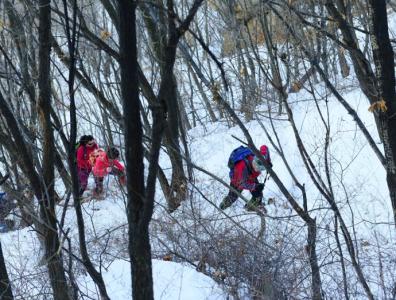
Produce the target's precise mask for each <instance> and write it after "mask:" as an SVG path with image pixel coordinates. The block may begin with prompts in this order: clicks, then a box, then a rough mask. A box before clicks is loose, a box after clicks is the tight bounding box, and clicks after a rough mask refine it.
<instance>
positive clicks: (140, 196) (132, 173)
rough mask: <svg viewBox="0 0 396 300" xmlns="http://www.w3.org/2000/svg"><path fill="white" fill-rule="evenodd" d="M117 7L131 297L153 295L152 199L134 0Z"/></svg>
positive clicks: (150, 297)
mask: <svg viewBox="0 0 396 300" xmlns="http://www.w3.org/2000/svg"><path fill="white" fill-rule="evenodd" d="M118 10H119V11H118V13H119V22H120V26H119V38H120V68H121V95H122V100H123V101H122V103H123V109H124V133H125V149H126V153H125V158H126V174H127V192H128V202H127V216H128V229H129V237H128V238H129V243H128V245H129V255H130V258H131V278H132V297H133V299H134V300H138V299H142V300H143V299H154V291H153V278H152V269H151V268H152V267H151V246H150V238H149V230H148V227H149V222H150V220H151V214H152V211H153V206H154V203H153V201H152V199H147V198H146V197H145V186H144V165H143V130H142V122H141V119H140V103H139V102H140V101H139V90H138V87H139V82H138V72H137V70H138V68H137V47H136V23H135V22H136V2H134V1H128V0H122V1H119V7H118ZM153 130H154V129H153Z"/></svg>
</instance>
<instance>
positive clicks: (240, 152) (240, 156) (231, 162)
mask: <svg viewBox="0 0 396 300" xmlns="http://www.w3.org/2000/svg"><path fill="white" fill-rule="evenodd" d="M249 155H254V153H253V152H252V150H250V149H249V148H247V147H244V146H239V147H238V148H236V149H234V150H232V152H231V154H230V158H229V159H228V167H229V168H230V173H229V174H230V178H232V177H233V176H234V167H235V165H236V163H237V162H238V161H241V160H244V161H245V163H246V166H247V167H248V169H249V172H251V168H250V164H249V162H248V161H247V159H246V157H248V156H249Z"/></svg>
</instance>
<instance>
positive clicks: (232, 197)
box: [227, 180, 263, 204]
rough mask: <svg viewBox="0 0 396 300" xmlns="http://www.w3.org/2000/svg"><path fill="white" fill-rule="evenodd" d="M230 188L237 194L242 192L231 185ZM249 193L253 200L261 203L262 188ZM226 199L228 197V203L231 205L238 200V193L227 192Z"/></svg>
mask: <svg viewBox="0 0 396 300" xmlns="http://www.w3.org/2000/svg"><path fill="white" fill-rule="evenodd" d="M258 183H259V182H258V180H256V184H258ZM230 186H231V187H233V188H234V189H236V190H237V191H238V192H239V194H240V193H241V192H242V190H240V189H238V188H237V187H235V186H234V185H233V184H231V183H230ZM257 186H258V185H257ZM250 193H251V194H252V197H253V198H256V199H257V200H258V201H259V202H261V201H262V199H263V189H262V188H256V189H254V190H252V191H250ZM227 197H228V201H229V203H231V204H232V203H234V202H235V201H236V200H237V199H238V197H239V196H238V193H236V192H234V191H233V190H230V191H229V192H228V195H227Z"/></svg>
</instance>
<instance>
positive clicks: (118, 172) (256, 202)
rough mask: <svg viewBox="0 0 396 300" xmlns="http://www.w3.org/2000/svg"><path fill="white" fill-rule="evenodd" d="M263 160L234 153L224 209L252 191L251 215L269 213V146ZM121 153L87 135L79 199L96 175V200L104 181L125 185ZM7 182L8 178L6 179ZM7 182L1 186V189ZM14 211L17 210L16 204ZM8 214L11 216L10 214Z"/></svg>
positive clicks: (2, 210) (3, 197)
mask: <svg viewBox="0 0 396 300" xmlns="http://www.w3.org/2000/svg"><path fill="white" fill-rule="evenodd" d="M260 154H261V155H262V157H263V160H261V159H260V158H259V157H257V156H256V155H255V154H254V153H253V152H252V150H250V149H249V148H248V147H244V146H240V147H238V148H236V149H234V150H233V151H232V153H231V155H230V157H229V160H228V167H229V168H230V172H229V176H230V187H231V188H230V190H229V192H228V195H227V196H226V197H225V198H224V199H223V201H222V202H221V203H220V205H219V207H220V209H222V210H224V209H226V208H228V207H230V206H231V205H232V204H233V203H234V202H235V201H236V200H237V199H238V197H239V195H240V194H241V193H242V191H243V190H249V191H250V193H251V196H252V197H251V199H250V200H249V201H248V202H247V203H246V204H245V209H246V210H248V211H257V209H260V210H261V211H262V212H264V213H266V209H265V207H264V203H263V189H264V183H265V181H264V183H260V182H259V181H258V177H259V176H260V174H261V172H262V171H264V170H266V168H271V167H272V163H271V157H270V152H269V149H268V147H267V146H266V145H262V146H261V147H260ZM119 157H120V152H119V150H118V149H117V148H115V147H108V148H107V150H104V149H102V148H99V146H98V144H97V143H96V141H95V139H94V137H93V136H92V135H83V136H82V137H81V138H80V141H79V142H78V145H77V149H76V159H77V175H78V181H79V188H80V190H79V196H80V198H81V197H82V196H83V194H84V192H85V191H86V189H87V186H88V179H89V176H90V174H91V173H92V174H93V176H94V180H95V187H94V189H93V192H92V197H93V198H99V199H100V198H102V197H103V194H104V186H103V183H104V178H105V176H107V175H109V174H111V175H114V176H116V177H117V178H118V180H119V183H120V184H121V185H125V183H126V177H125V167H124V166H123V165H122V164H121V163H120V162H119V161H118V159H119ZM5 179H6V178H5ZM4 181H5V180H2V181H1V182H0V185H1V184H2V183H3V182H4ZM11 202H12V201H9V199H8V197H7V194H6V193H4V192H3V193H0V232H5V231H7V224H6V222H5V217H6V216H7V214H8V213H9V212H10V210H11V209H12V208H11V209H10V207H8V206H7V208H6V207H5V206H6V205H9V204H10V203H11ZM12 203H13V205H14V206H13V207H15V203H14V202H12ZM6 212H7V213H6Z"/></svg>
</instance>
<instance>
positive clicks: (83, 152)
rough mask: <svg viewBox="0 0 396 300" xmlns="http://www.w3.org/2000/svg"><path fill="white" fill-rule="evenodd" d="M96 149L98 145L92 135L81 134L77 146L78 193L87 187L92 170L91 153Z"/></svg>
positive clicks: (81, 192) (80, 193) (82, 192)
mask: <svg viewBox="0 0 396 300" xmlns="http://www.w3.org/2000/svg"><path fill="white" fill-rule="evenodd" d="M97 149H98V145H97V144H96V141H95V139H94V137H93V136H92V135H83V136H82V137H81V138H80V141H79V143H78V147H77V153H76V156H77V175H78V182H79V185H80V190H79V195H80V197H81V196H82V195H83V194H84V191H85V190H86V189H87V185H88V178H89V174H91V171H92V164H91V160H92V155H93V153H94V152H95V151H96V150H97Z"/></svg>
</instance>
